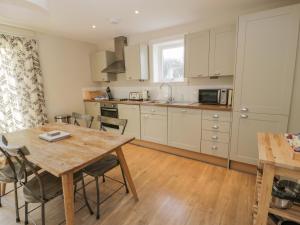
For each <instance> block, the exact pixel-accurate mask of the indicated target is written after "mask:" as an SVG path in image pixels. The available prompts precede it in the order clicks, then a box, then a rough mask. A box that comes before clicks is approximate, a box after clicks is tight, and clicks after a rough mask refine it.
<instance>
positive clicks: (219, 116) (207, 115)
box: [202, 110, 231, 122]
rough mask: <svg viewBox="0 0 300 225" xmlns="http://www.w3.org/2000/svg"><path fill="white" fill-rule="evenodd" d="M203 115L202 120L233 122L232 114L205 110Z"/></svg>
mask: <svg viewBox="0 0 300 225" xmlns="http://www.w3.org/2000/svg"><path fill="white" fill-rule="evenodd" d="M202 115H203V117H202V119H204V120H214V121H225V122H230V121H231V112H222V111H210V110H204V111H203V114H202Z"/></svg>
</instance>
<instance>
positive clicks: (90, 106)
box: [84, 102, 100, 130]
mask: <svg viewBox="0 0 300 225" xmlns="http://www.w3.org/2000/svg"><path fill="white" fill-rule="evenodd" d="M84 108H85V114H88V115H91V116H93V117H94V120H93V123H92V126H91V128H92V129H97V130H99V129H100V122H99V121H98V116H99V115H100V103H99V102H85V103H84Z"/></svg>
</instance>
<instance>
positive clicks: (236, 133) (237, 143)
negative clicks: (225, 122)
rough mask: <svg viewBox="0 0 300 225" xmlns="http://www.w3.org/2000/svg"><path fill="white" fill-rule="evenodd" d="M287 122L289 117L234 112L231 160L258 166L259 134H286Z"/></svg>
mask: <svg viewBox="0 0 300 225" xmlns="http://www.w3.org/2000/svg"><path fill="white" fill-rule="evenodd" d="M287 121H288V116H280V115H267V114H255V113H247V114H243V113H239V112H234V113H233V123H232V137H231V151H230V159H232V160H237V161H242V162H245V163H250V164H256V163H257V159H258V150H257V133H258V132H275V133H283V132H286V129H287Z"/></svg>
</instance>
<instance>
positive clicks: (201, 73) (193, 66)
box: [184, 31, 209, 77]
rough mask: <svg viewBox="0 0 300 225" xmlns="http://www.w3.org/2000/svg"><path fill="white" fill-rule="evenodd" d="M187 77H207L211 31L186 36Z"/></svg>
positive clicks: (185, 70)
mask: <svg viewBox="0 0 300 225" xmlns="http://www.w3.org/2000/svg"><path fill="white" fill-rule="evenodd" d="M184 42H185V43H184V44H185V57H184V64H185V65H184V73H185V77H207V76H208V65H209V64H208V58H209V31H201V32H197V33H191V34H187V35H185V37H184Z"/></svg>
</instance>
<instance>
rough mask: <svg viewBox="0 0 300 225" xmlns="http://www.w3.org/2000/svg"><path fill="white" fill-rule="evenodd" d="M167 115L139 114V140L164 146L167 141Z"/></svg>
mask: <svg viewBox="0 0 300 225" xmlns="http://www.w3.org/2000/svg"><path fill="white" fill-rule="evenodd" d="M167 127H168V120H167V115H160V114H151V113H142V114H141V139H142V140H145V141H152V142H154V143H158V144H164V145H166V144H167V143H168V140H167Z"/></svg>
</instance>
